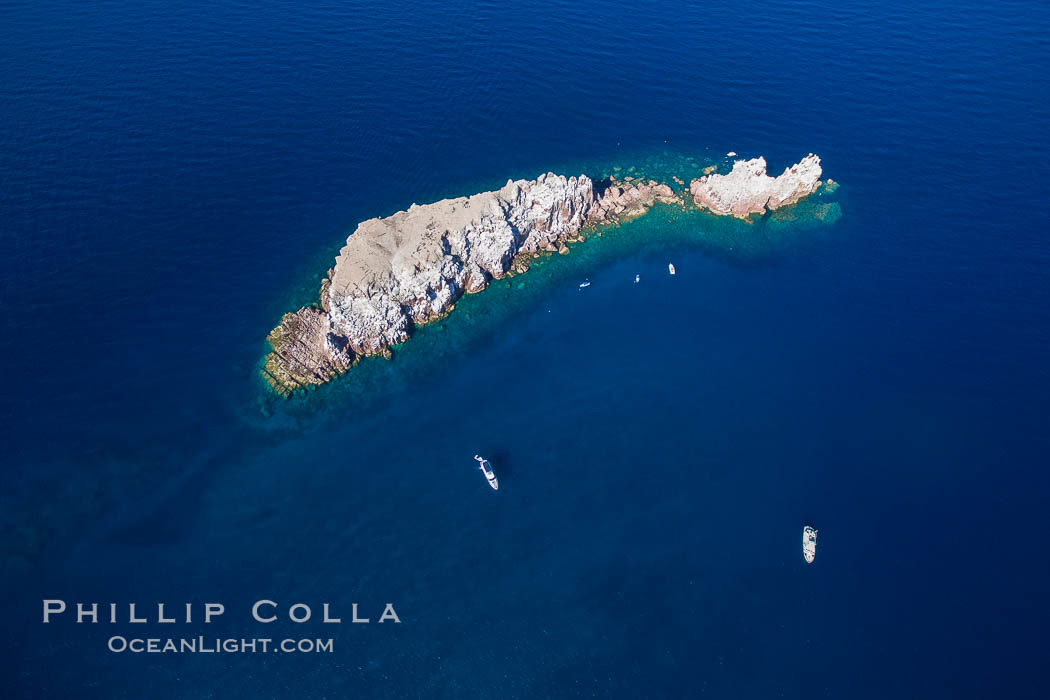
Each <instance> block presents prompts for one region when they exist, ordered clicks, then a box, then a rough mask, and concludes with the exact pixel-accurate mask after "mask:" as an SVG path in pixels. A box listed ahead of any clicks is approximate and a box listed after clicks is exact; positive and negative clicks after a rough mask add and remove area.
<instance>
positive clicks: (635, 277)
mask: <svg viewBox="0 0 1050 700" xmlns="http://www.w3.org/2000/svg"><path fill="white" fill-rule="evenodd" d="M641 281H642V276H641V275H635V276H634V283H635V284H638V283H639V282H641Z"/></svg>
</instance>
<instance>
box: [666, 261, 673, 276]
mask: <svg viewBox="0 0 1050 700" xmlns="http://www.w3.org/2000/svg"><path fill="white" fill-rule="evenodd" d="M667 271H668V272H669V273H671V274H672V275H673V274H674V263H667Z"/></svg>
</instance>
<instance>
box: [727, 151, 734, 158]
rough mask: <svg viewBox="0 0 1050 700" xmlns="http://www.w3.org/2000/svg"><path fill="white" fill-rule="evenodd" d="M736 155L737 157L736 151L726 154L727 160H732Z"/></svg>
mask: <svg viewBox="0 0 1050 700" xmlns="http://www.w3.org/2000/svg"><path fill="white" fill-rule="evenodd" d="M735 155H736V151H730V152H729V153H726V158H732V157H733V156H735Z"/></svg>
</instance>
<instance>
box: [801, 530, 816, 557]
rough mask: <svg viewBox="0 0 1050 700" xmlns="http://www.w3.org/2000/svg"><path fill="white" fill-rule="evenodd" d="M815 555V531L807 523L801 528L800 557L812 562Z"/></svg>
mask: <svg viewBox="0 0 1050 700" xmlns="http://www.w3.org/2000/svg"><path fill="white" fill-rule="evenodd" d="M816 556H817V531H816V530H814V529H813V528H812V527H810V526H809V525H806V526H805V527H804V528H802V557H803V558H804V559H805V560H806V563H807V564H812V563H813V560H814V559H815V558H816Z"/></svg>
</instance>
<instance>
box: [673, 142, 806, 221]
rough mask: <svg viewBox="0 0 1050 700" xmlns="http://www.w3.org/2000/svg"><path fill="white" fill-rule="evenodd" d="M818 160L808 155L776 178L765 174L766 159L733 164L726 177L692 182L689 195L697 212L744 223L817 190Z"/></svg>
mask: <svg viewBox="0 0 1050 700" xmlns="http://www.w3.org/2000/svg"><path fill="white" fill-rule="evenodd" d="M820 174H821V170H820V157H819V156H815V155H813V154H812V153H810V154H809V155H808V156H806V157H805V158H803V159H802V160H801V161H799V162H798V163H796V164H795V165H792V166H791V167H790V168H787V169H785V170H784V172H783V173H781V174H780V175H779V176H777V177H775V178H774V177H770V176H769V175H767V174H766V159H765V158H752V159H751V160H738V161H736V162H735V163H733V170H732V171H731V172H730V173H729V174H728V175H719V174H717V173H715V174H711V175H705V176H704V177H701V178H698V179H696V180H693V181H692V183H690V185H689V191H690V192H691V193H692V195H693V201H694V202H695V203H696V205H697V206H698V207H700V208H701V209H706V210H707V211H710V212H712V213H714V214H718V215H720V216H735V217H737V218H738V219H746V218H748V217H749V216H750V215H751V214H763V213H765V211H766V210H767V209H768V210H769V211H773V210H775V209H779V208H781V207H786V206H789V205H791V204H794V203H795V202H797V201H798V200H800V199H802V198H803V197H806V196H808V195H811V194H813V193H814V192H816V190H817V188H818V187H820Z"/></svg>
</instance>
